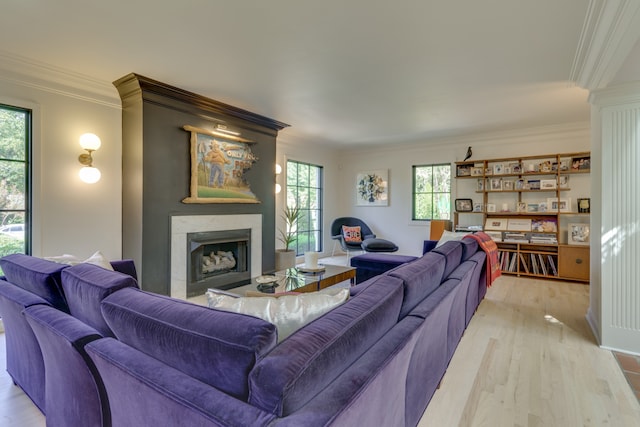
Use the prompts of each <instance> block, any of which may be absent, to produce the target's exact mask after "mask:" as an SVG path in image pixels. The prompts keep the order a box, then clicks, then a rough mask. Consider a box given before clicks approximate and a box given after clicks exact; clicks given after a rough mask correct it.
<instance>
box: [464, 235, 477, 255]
mask: <svg viewBox="0 0 640 427" xmlns="http://www.w3.org/2000/svg"><path fill="white" fill-rule="evenodd" d="M460 244H461V245H462V261H466V260H468V259H469V258H471V257H472V256H473V254H475V253H476V252H478V241H477V240H476V239H472V238H468V237H465V238H463V239H462V240H460Z"/></svg>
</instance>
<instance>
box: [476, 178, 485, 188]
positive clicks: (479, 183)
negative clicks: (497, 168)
mask: <svg viewBox="0 0 640 427" xmlns="http://www.w3.org/2000/svg"><path fill="white" fill-rule="evenodd" d="M476 191H484V179H479V180H478V185H477V187H476Z"/></svg>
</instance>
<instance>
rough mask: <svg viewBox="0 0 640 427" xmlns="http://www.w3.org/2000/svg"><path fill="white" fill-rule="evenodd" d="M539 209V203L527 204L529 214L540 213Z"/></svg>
mask: <svg viewBox="0 0 640 427" xmlns="http://www.w3.org/2000/svg"><path fill="white" fill-rule="evenodd" d="M538 209H539V207H538V204H537V203H527V212H538Z"/></svg>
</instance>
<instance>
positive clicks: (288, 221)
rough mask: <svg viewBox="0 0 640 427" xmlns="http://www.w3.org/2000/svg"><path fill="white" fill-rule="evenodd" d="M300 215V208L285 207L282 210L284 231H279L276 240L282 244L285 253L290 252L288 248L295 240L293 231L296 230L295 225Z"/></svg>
mask: <svg viewBox="0 0 640 427" xmlns="http://www.w3.org/2000/svg"><path fill="white" fill-rule="evenodd" d="M301 215H302V211H300V208H299V207H298V206H288V205H287V206H285V208H284V210H283V213H282V219H284V223H285V229H284V230H280V237H279V238H278V240H280V241H281V242H282V243H284V250H285V251H287V252H288V251H289V250H290V249H289V246H290V245H291V244H292V243H293V242H295V241H296V239H297V237H296V233H295V231H294V230H296V228H297V227H296V224H297V222H298V220H299V219H300V216H301Z"/></svg>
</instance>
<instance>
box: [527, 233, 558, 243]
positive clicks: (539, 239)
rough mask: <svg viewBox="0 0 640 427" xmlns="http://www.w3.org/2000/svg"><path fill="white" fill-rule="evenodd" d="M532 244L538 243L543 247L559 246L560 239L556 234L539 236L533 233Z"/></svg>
mask: <svg viewBox="0 0 640 427" xmlns="http://www.w3.org/2000/svg"><path fill="white" fill-rule="evenodd" d="M531 243H537V244H541V245H557V244H558V239H557V238H556V235H555V234H539V233H531Z"/></svg>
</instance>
